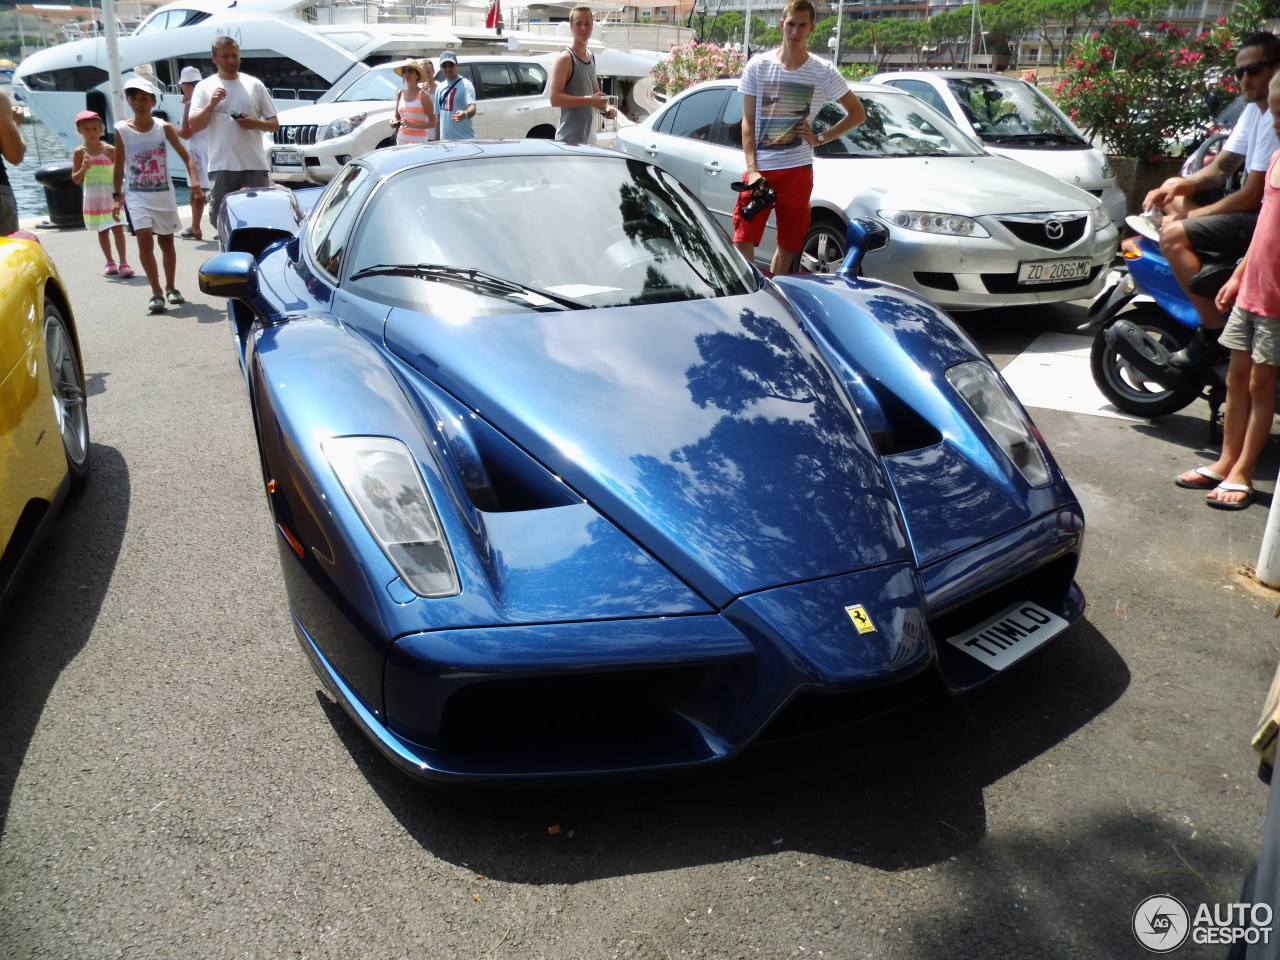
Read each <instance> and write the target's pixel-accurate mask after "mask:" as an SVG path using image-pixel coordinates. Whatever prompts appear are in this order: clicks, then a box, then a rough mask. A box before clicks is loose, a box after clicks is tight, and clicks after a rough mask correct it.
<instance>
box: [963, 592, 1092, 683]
mask: <svg viewBox="0 0 1280 960" xmlns="http://www.w3.org/2000/svg"><path fill="white" fill-rule="evenodd" d="M1069 626H1070V624H1069V623H1067V621H1065V620H1063V619H1062V618H1061V617H1060V616H1058V615H1057V614H1056V613H1050V612H1049V611H1048V610H1046V609H1045V608H1044V607H1042V606H1040V605H1038V604H1035V603H1032V602H1031V601H1029V600H1024V601H1022V602H1021V603H1015V604H1013V605H1012V606H1009V607H1006V608H1005V609H1004V610H1001V611H1000V612H999V613H997V614H996V615H995V616H994V617H992V618H991V619H990V620H988V621H987V622H986V623H983V624H981V625H979V626H977V627H974V628H973V629H972V630H969V631H967V632H966V633H962V634H959V635H957V636H954V637H947V643H949V644H951V645H952V646H953V647H955V648H956V649H957V650H963V651H964V652H965V653H967V654H969V656H971V657H973V658H974V659H975V660H978V661H979V662H981V663H985V664H986V665H987V666H988V667H990V668H991V669H992V670H1003V669H1004V668H1005V667H1007V666H1009V664H1011V663H1013V662H1015V661H1017V660H1020V659H1022V658H1023V657H1025V656H1026V655H1027V654H1028V653H1030V652H1031V651H1032V650H1034V649H1035V648H1036V647H1038V646H1040V645H1041V644H1042V643H1044V642H1045V641H1047V640H1051V639H1053V638H1054V637H1056V636H1057V635H1058V634H1060V633H1061V632H1062V631H1063V630H1065V629H1067V627H1069Z"/></svg>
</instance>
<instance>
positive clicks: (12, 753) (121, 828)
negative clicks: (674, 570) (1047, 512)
mask: <svg viewBox="0 0 1280 960" xmlns="http://www.w3.org/2000/svg"><path fill="white" fill-rule="evenodd" d="M37 232H38V233H39V235H40V237H41V240H42V242H43V243H44V244H45V245H46V247H47V248H48V250H49V251H50V252H51V253H52V255H53V257H54V259H55V260H56V261H57V263H58V264H59V266H60V268H61V271H62V275H63V278H64V280H65V281H66V284H67V287H68V289H69V291H70V296H71V301H72V306H73V309H74V311H75V314H76V319H77V322H78V324H79V327H80V333H81V338H82V343H83V347H84V355H85V364H86V371H87V374H88V379H89V389H90V425H91V432H92V440H93V449H92V456H93V474H92V477H91V481H90V485H89V489H88V491H87V492H86V494H85V495H84V496H83V497H82V498H80V499H78V500H77V501H75V502H74V503H72V504H71V505H70V507H69V508H68V509H67V511H66V512H65V513H64V515H63V516H62V518H61V520H60V521H59V523H58V525H57V527H56V529H55V531H54V533H53V535H52V537H51V538H50V540H49V541H48V542H47V543H46V544H45V547H44V549H43V551H42V553H41V555H40V558H39V559H38V561H37V562H36V563H35V564H34V565H33V567H32V569H31V571H30V573H29V576H28V578H27V580H26V582H25V584H26V585H25V589H24V590H23V596H22V597H21V598H20V599H19V601H18V603H16V604H15V605H14V608H13V609H12V611H11V613H10V616H9V618H8V620H7V621H6V622H5V623H4V624H3V625H0V703H2V704H3V716H4V719H3V722H0V957H4V958H22V960H28V958H29V960H47V958H55V957H57V958H61V957H66V958H76V960H81V958H83V960H103V958H113V957H122V958H129V960H142V958H153V957H154V958H214V957H252V958H259V957H263V958H265V957H288V958H293V960H296V958H321V957H324V958H329V957H332V958H355V957H360V958H366V957H367V958H400V957H405V958H431V960H436V958H441V960H443V958H460V960H481V958H490V960H525V958H565V960H578V958H597V957H599V958H613V957H628V958H645V960H648V958H654V960H658V958H677V957H695V956H696V957H709V958H761V957H763V958H774V957H826V958H832V957H834V958H864V957H870V958H909V960H926V958H928V960H943V958H946V960H953V958H964V957H972V958H983V960H986V958H999V957H1017V958H1020V960H1021V958H1039V957H1044V958H1076V957H1079V958H1090V960H1093V958H1112V957H1117V958H1119V957H1141V956H1147V954H1146V952H1145V951H1144V950H1143V949H1142V948H1141V947H1140V946H1139V944H1138V943H1137V941H1136V940H1135V938H1134V936H1133V933H1132V930H1131V920H1132V914H1133V911H1134V909H1135V908H1136V907H1137V906H1138V904H1139V903H1140V902H1141V901H1142V900H1143V899H1144V898H1146V897H1148V896H1151V895H1154V894H1161V893H1166V894H1171V895H1174V896H1176V897H1179V898H1180V899H1181V900H1182V901H1183V902H1184V903H1189V904H1193V905H1194V904H1198V903H1201V902H1208V903H1215V902H1224V903H1225V902H1230V901H1233V900H1235V899H1236V898H1237V894H1238V892H1239V886H1240V881H1241V879H1242V877H1243V876H1244V873H1245V872H1246V870H1247V869H1248V867H1249V865H1250V863H1251V861H1252V858H1253V856H1254V854H1255V851H1256V845H1257V842H1258V835H1259V829H1260V825H1261V818H1262V812H1263V807H1264V804H1265V799H1266V794H1265V790H1264V788H1263V786H1262V785H1261V784H1260V783H1259V782H1258V781H1257V779H1256V777H1255V775H1254V771H1255V760H1254V757H1253V755H1252V753H1251V751H1250V749H1249V737H1250V735H1251V733H1252V731H1253V729H1254V727H1255V724H1256V721H1257V718H1258V713H1259V711H1260V709H1261V705H1262V701H1263V698H1264V696H1265V694H1266V691H1267V688H1268V685H1269V682H1270V679H1271V675H1272V672H1273V671H1274V669H1275V666H1276V662H1277V659H1278V657H1280V624H1278V623H1277V621H1276V620H1275V619H1274V617H1273V615H1272V612H1273V609H1274V608H1275V606H1276V603H1277V599H1278V595H1277V594H1275V593H1274V592H1272V591H1268V590H1265V589H1262V588H1260V587H1258V586H1256V585H1254V584H1252V583H1251V581H1250V580H1249V578H1248V576H1247V575H1246V573H1244V572H1243V571H1244V570H1245V568H1246V567H1247V566H1248V565H1250V564H1252V563H1253V562H1254V561H1255V560H1256V558H1257V554H1258V551H1259V546H1260V542H1261V537H1262V532H1263V529H1264V526H1265V523H1266V517H1267V508H1268V506H1269V505H1270V500H1271V495H1272V493H1273V491H1274V483H1272V482H1260V483H1259V489H1260V495H1259V498H1258V501H1257V502H1256V503H1255V504H1254V505H1253V506H1252V507H1250V508H1249V509H1248V510H1245V511H1242V512H1238V513H1224V512H1220V511H1214V510H1210V509H1208V508H1207V507H1205V506H1204V505H1203V503H1202V502H1201V501H1202V499H1203V494H1200V493H1197V492H1194V491H1188V490H1179V489H1177V488H1175V487H1174V485H1173V483H1172V479H1173V476H1174V475H1175V474H1176V473H1177V472H1179V471H1180V470H1182V469H1185V468H1186V467H1188V466H1192V465H1194V464H1196V463H1198V462H1207V460H1208V459H1210V458H1211V453H1212V448H1211V445H1210V444H1209V438H1208V433H1207V429H1206V422H1205V409H1204V406H1203V404H1197V405H1196V406H1194V407H1193V408H1190V409H1189V410H1188V411H1186V412H1184V414H1182V415H1177V416H1173V417H1168V418H1165V419H1163V420H1161V421H1158V422H1155V423H1150V424H1148V423H1143V422H1136V421H1130V420H1122V419H1116V418H1114V417H1107V416H1098V415H1093V414H1090V413H1081V412H1076V411H1074V410H1065V409H1054V408H1053V402H1052V398H1049V399H1047V400H1046V399H1041V400H1039V401H1038V402H1041V403H1044V404H1045V405H1044V406H1036V407H1034V408H1033V409H1032V410H1031V413H1032V415H1033V417H1034V418H1035V420H1036V422H1037V424H1038V426H1039V428H1040V429H1041V431H1042V432H1043V434H1044V435H1045V437H1046V438H1047V440H1048V441H1049V444H1050V446H1051V448H1052V450H1053V452H1054V454H1055V456H1056V457H1057V459H1058V461H1059V463H1060V464H1061V466H1062V468H1063V470H1064V471H1065V473H1066V475H1067V477H1068V479H1069V480H1070V481H1071V483H1072V485H1073V486H1074V488H1075V490H1076V492H1077V493H1078V495H1079V496H1080V499H1081V501H1082V502H1083V504H1084V508H1085V514H1086V517H1087V524H1088V528H1087V534H1086V544H1085V551H1084V559H1083V563H1082V566H1081V569H1080V572H1079V580H1080V583H1081V585H1082V586H1083V588H1084V590H1085V593H1086V595H1087V597H1088V599H1089V604H1090V606H1089V610H1088V615H1087V621H1086V622H1083V623H1081V624H1080V625H1079V626H1078V627H1077V628H1076V629H1075V630H1074V632H1073V633H1072V634H1071V635H1070V636H1069V637H1067V638H1066V639H1064V640H1063V641H1062V642H1059V643H1057V644H1056V645H1054V646H1053V647H1052V648H1050V649H1048V650H1046V651H1045V652H1044V655H1043V656H1040V657H1037V658H1036V659H1035V660H1034V661H1033V662H1031V663H1028V664H1026V669H1024V670H1021V671H1019V672H1018V673H1016V674H1015V675H1012V676H1011V677H1009V678H1008V681H1009V682H1006V683H1004V684H1002V685H1000V686H999V687H998V688H997V689H993V690H990V691H988V692H986V693H984V694H982V695H980V696H978V697H976V698H974V699H972V700H969V701H966V702H964V703H959V704H947V703H935V704H928V705H925V706H923V707H918V708H915V709H913V710H911V711H910V712H907V713H903V714H897V715H894V716H891V717H887V718H883V719H880V720H876V721H872V722H869V723H867V724H864V725H862V726H860V727H856V728H853V729H849V730H844V731H839V732H835V733H831V734H827V735H823V736H820V737H816V738H812V739H808V740H801V741H791V742H787V743H782V744H776V745H770V746H765V747H760V748H758V749H756V750H754V751H753V752H751V753H749V754H748V755H747V756H745V757H743V758H742V759H741V760H740V761H738V762H736V763H734V764H732V765H729V766H727V767H725V768H723V769H721V770H719V771H716V772H713V773H709V774H705V775H699V776H692V777H686V778H680V779H668V780H659V781H652V782H650V781H641V782H627V783H622V784H617V783H615V784H593V785H588V786H582V785H577V786H556V787H547V788H543V789H520V790H482V791H477V790H438V789H432V788H427V787H422V786H419V785H415V784H413V783H411V782H410V781H408V780H406V779H404V778H403V777H402V776H400V775H399V774H398V773H396V772H395V771H394V770H393V769H392V768H391V767H390V766H389V765H388V764H387V763H386V762H384V761H383V760H382V759H381V757H380V756H379V755H377V754H376V753H375V752H374V750H373V749H372V748H371V747H370V746H369V745H368V744H367V743H366V742H365V740H364V739H363V737H362V736H361V735H360V734H359V732H358V731H357V730H356V729H355V728H354V727H353V725H352V724H351V723H350V722H349V721H348V720H347V719H346V717H345V715H344V714H343V713H342V712H341V710H339V709H338V708H336V707H335V706H334V705H332V704H331V703H330V702H329V701H328V700H327V699H325V698H324V697H323V696H322V695H321V694H320V693H319V692H318V689H319V688H318V685H317V683H316V681H315V679H314V677H313V675H312V674H311V671H310V668H309V666H308V665H307V663H306V662H305V660H304V658H303V656H302V654H301V652H300V651H299V649H298V648H297V644H296V641H295V640H294V638H293V635H292V631H291V628H290V623H289V617H288V614H287V610H286V606H285V598H284V591H283V588H282V585H281V581H280V575H279V572H278V564H277V557H276V545H275V539H274V534H273V531H272V527H271V522H270V518H269V514H268V511H267V507H266V503H265V496H264V494H263V492H262V489H261V475H260V472H259V468H258V463H257V455H256V446H255V441H254V435H253V424H252V421H251V417H250V412H249V408H248V404H247V400H246V395H245V391H244V386H243V381H242V379H241V376H240V371H239V368H238V366H237V363H236V360H235V356H234V354H233V352H232V349H231V335H230V331H229V328H228V326H227V324H226V322H225V312H224V305H223V304H222V303H220V302H218V301H215V300H213V299H212V298H207V297H204V296H203V295H201V294H200V293H199V291H198V290H197V285H196V279H195V276H196V271H197V269H198V266H199V264H200V263H201V262H202V261H203V259H204V258H205V257H207V256H209V255H211V254H212V253H214V252H215V246H214V244H213V243H212V242H205V243H196V242H193V241H179V244H178V246H179V278H180V279H179V286H180V287H181V289H182V290H183V292H184V293H185V294H186V296H187V298H188V303H187V304H185V305H183V306H181V307H177V308H171V309H170V311H169V312H167V313H165V314H163V315H161V316H150V315H148V314H147V312H146V304H147V299H148V295H149V294H148V291H147V287H146V284H145V281H144V280H143V279H142V278H141V276H139V277H137V278H134V279H133V280H130V281H122V280H119V279H107V278H104V277H102V276H101V275H100V272H101V263H100V259H101V258H100V255H99V253H98V251H97V244H96V241H95V239H94V238H93V237H92V236H91V235H89V234H86V233H85V232H84V231H79V230H77V231H65V232H64V231H58V230H54V229H38V230H37ZM129 244H130V252H131V254H132V252H133V250H134V249H135V245H134V241H133V239H132V238H130V240H129ZM131 262H132V263H134V265H135V266H137V262H136V259H135V258H131ZM1081 315H1082V310H1081V308H1080V307H1079V306H1078V305H1073V306H1063V307H1057V308H1052V309H1043V310H1034V311H1032V310H1028V311H993V312H988V313H983V314H973V315H968V316H965V317H963V318H962V321H963V325H964V326H965V327H966V328H967V329H968V330H969V331H970V332H971V333H972V334H973V336H974V337H975V339H977V341H978V342H979V343H980V344H982V345H983V347H984V349H986V350H987V351H988V352H989V353H990V354H991V355H992V356H993V358H995V359H996V360H997V362H998V363H999V364H1000V365H1001V366H1002V367H1004V366H1007V365H1008V364H1009V363H1011V362H1013V361H1014V360H1015V358H1024V360H1025V357H1027V356H1028V350H1029V348H1030V347H1031V346H1032V344H1033V343H1034V342H1035V341H1037V339H1038V338H1039V337H1040V336H1041V335H1043V334H1044V333H1045V332H1047V331H1054V332H1059V333H1070V332H1072V331H1073V328H1074V324H1075V323H1077V322H1079V321H1080V320H1081V319H1082V316H1081ZM1276 470H1277V458H1276V452H1275V447H1274V445H1272V446H1269V448H1268V450H1267V454H1266V459H1265V460H1264V465H1263V470H1262V472H1261V476H1262V477H1265V478H1267V480H1268V481H1270V479H1271V478H1273V477H1274V476H1275V474H1276ZM1223 954H1224V950H1223V948H1221V947H1208V946H1197V945H1193V944H1188V945H1187V946H1184V947H1183V948H1181V949H1180V950H1179V951H1178V952H1177V954H1175V956H1179V957H1182V956H1186V957H1220V956H1223Z"/></svg>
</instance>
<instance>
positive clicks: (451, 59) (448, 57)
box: [440, 50, 458, 66]
mask: <svg viewBox="0 0 1280 960" xmlns="http://www.w3.org/2000/svg"><path fill="white" fill-rule="evenodd" d="M457 62H458V55H457V54H456V53H454V52H453V51H452V50H446V51H445V52H444V53H442V54H440V64H441V65H442V66H443V65H444V64H446V63H457Z"/></svg>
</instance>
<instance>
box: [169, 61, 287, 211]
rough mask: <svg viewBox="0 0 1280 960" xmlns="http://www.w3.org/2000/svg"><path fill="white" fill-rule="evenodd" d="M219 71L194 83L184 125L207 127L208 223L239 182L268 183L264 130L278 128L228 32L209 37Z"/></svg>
mask: <svg viewBox="0 0 1280 960" xmlns="http://www.w3.org/2000/svg"><path fill="white" fill-rule="evenodd" d="M213 64H214V66H215V67H217V68H218V72H217V73H216V74H214V75H213V76H211V77H205V79H203V80H201V81H200V82H199V83H198V84H196V88H195V91H194V92H193V93H192V94H191V110H190V113H189V114H188V117H187V119H188V123H187V126H188V127H189V128H190V130H191V131H192V132H193V133H199V132H200V131H201V130H208V131H209V133H208V135H207V136H206V138H205V149H206V154H207V157H208V163H209V171H208V172H209V182H210V184H211V185H212V189H211V190H210V197H209V222H210V223H212V224H213V225H214V226H215V227H217V226H218V217H219V215H220V214H221V212H222V198H223V197H225V196H226V195H227V194H228V193H230V192H231V191H233V190H240V189H242V188H244V187H267V186H270V185H271V177H270V174H269V172H268V170H269V167H268V162H267V148H266V144H265V143H264V142H263V137H262V135H263V133H274V132H275V131H277V130H279V129H280V121H279V119H277V117H276V114H277V112H278V111H277V110H276V105H275V103H274V102H273V101H272V100H271V95H270V94H269V93H268V92H267V88H266V87H264V86H263V85H262V81H261V80H259V79H258V78H257V77H251V76H249V74H247V73H241V72H240V45H239V44H238V43H236V42H235V40H233V39H232V38H231V37H218V39H216V40H214V41H213Z"/></svg>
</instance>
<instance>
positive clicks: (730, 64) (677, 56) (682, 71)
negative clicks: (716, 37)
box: [650, 40, 746, 97]
mask: <svg viewBox="0 0 1280 960" xmlns="http://www.w3.org/2000/svg"><path fill="white" fill-rule="evenodd" d="M745 63H746V61H745V60H744V59H743V56H742V54H741V53H738V52H737V51H735V50H731V49H729V48H728V47H718V46H716V45H715V44H713V43H698V42H697V41H696V40H695V41H692V42H690V43H686V44H682V45H680V46H672V48H671V56H669V57H668V58H667V59H665V60H663V61H662V62H660V63H659V64H658V65H657V66H656V67H654V68H653V70H651V71H650V73H651V74H652V76H653V79H654V80H655V81H656V83H657V85H658V86H660V87H662V88H664V89H665V90H666V92H667V96H669V97H674V96H675V95H676V94H677V93H679V92H680V91H681V90H684V89H686V88H688V87H692V86H693V85H694V84H695V83H701V82H702V81H703V80H715V79H716V78H718V77H737V76H741V75H742V68H743V66H744V65H745Z"/></svg>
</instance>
